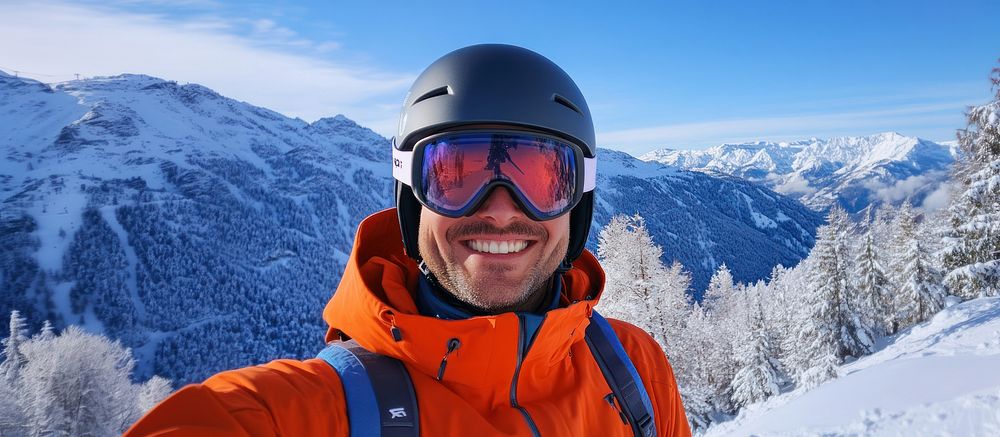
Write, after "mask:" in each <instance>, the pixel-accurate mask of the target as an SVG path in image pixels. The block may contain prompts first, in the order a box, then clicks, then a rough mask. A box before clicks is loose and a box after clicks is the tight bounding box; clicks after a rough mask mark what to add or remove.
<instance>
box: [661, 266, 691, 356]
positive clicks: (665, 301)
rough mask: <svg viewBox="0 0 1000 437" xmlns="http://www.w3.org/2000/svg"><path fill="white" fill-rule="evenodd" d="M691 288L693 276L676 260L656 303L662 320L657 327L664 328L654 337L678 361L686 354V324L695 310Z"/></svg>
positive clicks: (666, 274)
mask: <svg viewBox="0 0 1000 437" xmlns="http://www.w3.org/2000/svg"><path fill="white" fill-rule="evenodd" d="M690 288H691V274H690V273H688V272H687V271H686V270H685V269H684V266H683V265H681V263H680V262H679V261H674V262H673V264H671V265H670V268H668V269H666V270H664V272H663V276H662V278H661V279H660V292H659V293H658V294H657V297H658V299H656V301H655V302H653V304H654V308H659V311H657V316H658V317H659V320H657V321H656V323H655V325H656V326H657V327H659V329H660V332H657V333H654V335H653V337H654V338H657V340H659V341H660V344H661V345H662V346H663V349H664V351H666V353H667V356H668V357H670V358H671V359H674V360H676V359H677V358H678V357H680V356H682V355H684V344H682V342H683V341H684V337H685V333H684V329H685V326H684V321H685V319H686V318H687V314H688V312H689V311H691V300H690V295H689V294H688V290H690ZM659 337H662V339H661V338H659Z"/></svg>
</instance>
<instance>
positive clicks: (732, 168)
mask: <svg viewBox="0 0 1000 437" xmlns="http://www.w3.org/2000/svg"><path fill="white" fill-rule="evenodd" d="M953 149H954V147H952V146H950V145H946V144H939V143H934V142H931V141H927V140H923V139H920V138H917V137H908V136H904V135H901V134H899V133H896V132H883V133H878V134H874V135H868V136H856V137H835V138H830V139H823V140H821V139H816V138H812V139H809V140H802V141H795V142H790V143H773V142H766V141H757V142H748V143H741V144H723V145H720V146H715V147H711V148H708V149H704V150H670V149H661V150H655V151H652V152H649V153H647V154H645V155H643V156H642V157H640V159H642V160H644V161H650V162H659V163H661V164H664V165H668V166H671V167H675V168H681V169H687V170H694V171H701V172H706V173H713V172H715V173H724V174H728V175H732V176H736V177H740V178H744V179H748V180H751V181H755V182H760V183H763V184H764V185H765V186H767V187H769V188H771V189H773V190H774V191H777V192H779V193H783V194H788V195H790V196H793V197H796V198H799V199H800V200H801V201H802V202H803V203H804V204H806V205H807V206H809V207H811V208H813V209H816V210H825V209H826V208H827V207H829V206H830V205H831V204H832V203H833V202H834V201H836V200H837V199H838V196H839V194H840V193H842V192H843V193H846V197H847V198H849V199H856V198H858V195H857V192H856V191H857V189H858V188H862V189H863V188H864V184H865V183H866V182H869V183H870V182H872V181H873V179H876V178H877V179H878V180H876V181H874V182H878V183H880V184H882V185H886V186H893V185H894V184H895V182H896V181H897V180H898V181H902V180H904V179H906V178H908V177H911V176H915V175H923V174H928V173H932V172H933V171H934V170H939V171H941V172H940V173H934V174H933V175H932V176H933V177H932V179H933V180H930V181H928V183H926V184H923V185H926V187H924V186H923V185H922V186H920V187H912V188H911V190H909V191H908V192H907V193H906V194H907V196H904V197H916V198H917V200H918V201H919V199H920V198H922V197H921V196H913V195H914V194H915V193H918V192H922V191H921V190H922V189H924V188H928V189H930V190H931V191H932V190H933V188H936V187H937V185H939V184H940V182H941V181H942V180H945V179H947V170H948V167H949V166H950V164H951V162H952V161H953V160H954V153H953ZM928 177H930V176H928ZM928 192H929V191H928ZM925 194H926V193H925ZM898 203H899V201H898V200H896V201H895V203H894V204H898ZM918 204H919V202H918ZM842 206H846V205H842ZM864 206H866V205H859V207H858V210H860V209H863V208H864ZM918 206H919V205H918ZM851 212H857V211H851Z"/></svg>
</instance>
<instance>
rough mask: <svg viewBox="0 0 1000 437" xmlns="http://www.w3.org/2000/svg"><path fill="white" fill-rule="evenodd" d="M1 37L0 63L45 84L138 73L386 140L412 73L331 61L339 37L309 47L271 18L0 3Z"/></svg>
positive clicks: (57, 4)
mask: <svg viewBox="0 0 1000 437" xmlns="http://www.w3.org/2000/svg"><path fill="white" fill-rule="evenodd" d="M239 29H249V30H250V32H249V34H247V35H245V36H244V35H240V34H238V33H237V30H239ZM0 41H2V43H0V68H6V69H11V70H14V69H16V70H21V71H27V72H30V73H40V74H34V75H33V74H30V73H22V75H24V76H29V77H34V78H36V79H39V80H42V81H45V82H53V81H58V80H69V79H72V78H73V74H74V73H79V74H81V75H83V76H105V75H115V74H120V73H143V74H149V75H152V76H157V77H161V78H164V79H168V80H176V81H178V82H182V83H184V82H190V83H199V84H202V85H205V86H207V87H209V88H212V89H214V90H216V91H218V92H219V93H221V94H223V95H226V96H228V97H233V98H236V99H239V100H244V101H246V102H249V103H251V104H254V105H258V106H263V107H267V108H269V109H273V110H276V111H278V112H281V113H283V114H286V115H289V116H293V117H300V118H303V119H305V120H307V121H313V120H315V119H318V118H321V117H325V116H333V115H335V114H338V113H342V114H344V115H347V116H348V117H350V118H352V119H354V120H356V121H358V122H359V123H361V124H363V125H365V126H368V127H371V128H372V129H374V130H376V131H377V132H379V133H381V134H383V135H386V136H388V135H392V134H393V133H394V132H393V130H394V128H395V126H396V120H395V118H396V116H397V111H398V107H399V104H400V102H402V99H403V96H404V94H405V92H406V89H407V88H408V87H409V85H410V83H412V81H413V79H414V75H413V74H412V73H403V72H393V71H381V70H378V69H375V68H372V67H370V66H366V65H357V64H350V63H338V62H335V61H332V60H330V59H329V58H327V57H323V56H322V54H323V53H327V52H330V51H332V50H337V49H339V48H340V47H341V46H340V45H339V43H337V42H336V41H324V42H320V43H313V42H311V41H308V40H306V39H304V38H302V37H300V36H299V35H296V33H295V32H294V31H292V30H290V29H287V28H284V27H281V26H280V25H278V24H277V23H275V22H273V21H271V20H249V21H248V19H245V18H231V19H230V18H220V17H214V16H202V17H199V18H195V19H188V20H184V21H178V20H169V19H167V18H165V17H163V16H161V15H155V14H140V13H133V12H122V11H120V10H114V9H109V8H103V7H97V6H93V7H83V6H76V5H71V4H67V3H37V2H33V3H27V2H25V3H21V2H14V3H9V2H2V3H0ZM296 47H298V48H300V50H294V49H295V48H296Z"/></svg>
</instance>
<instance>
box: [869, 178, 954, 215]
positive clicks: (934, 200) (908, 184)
mask: <svg viewBox="0 0 1000 437" xmlns="http://www.w3.org/2000/svg"><path fill="white" fill-rule="evenodd" d="M947 175H948V172H947V171H933V172H929V173H925V174H920V175H915V176H910V177H908V178H906V179H903V180H899V181H896V182H894V183H893V184H891V185H889V184H885V183H882V182H879V181H875V180H871V181H866V182H865V184H864V186H865V188H868V189H869V190H872V191H873V192H874V194H875V196H876V197H878V198H879V199H880V200H882V201H883V202H885V203H892V204H899V203H900V202H902V201H903V200H906V199H909V198H911V197H913V196H914V195H916V194H918V193H921V192H925V193H926V192H927V190H928V188H929V187H935V188H934V190H933V191H932V192H931V193H930V194H928V195H927V196H926V197H925V198H924V199H923V202H922V203H921V205H920V207H921V208H923V209H924V210H926V211H933V210H935V209H938V208H941V207H942V206H947V204H948V199H949V197H948V190H947V183H944V181H946V180H947Z"/></svg>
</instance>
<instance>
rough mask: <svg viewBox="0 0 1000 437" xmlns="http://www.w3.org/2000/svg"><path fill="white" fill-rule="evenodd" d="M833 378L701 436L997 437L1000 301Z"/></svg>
mask: <svg viewBox="0 0 1000 437" xmlns="http://www.w3.org/2000/svg"><path fill="white" fill-rule="evenodd" d="M880 348H881V350H879V351H878V352H876V353H874V354H872V355H869V356H866V357H863V358H861V359H859V360H857V361H855V362H852V363H848V364H845V365H843V366H841V367H840V369H839V372H838V373H839V375H840V376H839V377H838V378H837V379H834V380H831V381H828V382H826V383H824V384H822V385H820V386H819V387H816V388H815V389H812V390H803V389H799V390H795V391H792V392H789V393H785V394H782V395H779V396H777V397H774V398H772V399H769V400H767V401H765V402H763V403H760V404H754V405H750V406H748V407H747V408H745V409H744V410H743V411H742V412H741V413H740V415H739V416H737V417H736V418H735V419H734V420H731V421H728V422H722V423H719V424H716V425H713V426H712V427H711V428H709V430H708V432H707V433H706V435H707V436H751V435H757V436H770V435H781V436H820V435H822V436H860V435H864V436H904V435H928V436H930V435H935V436H938V435H941V436H943V435H955V436H996V435H1000V372H998V371H997V369H1000V298H997V297H986V298H979V299H974V300H970V301H967V302H963V303H960V304H957V305H954V306H951V307H949V308H946V309H944V310H943V311H941V312H940V313H938V314H937V315H936V316H934V317H933V318H932V319H931V320H929V321H927V322H925V323H922V324H919V325H916V326H914V327H912V328H909V329H907V330H905V331H903V332H902V333H900V334H897V335H895V336H893V337H890V338H887V339H884V340H882V341H881V343H880Z"/></svg>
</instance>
